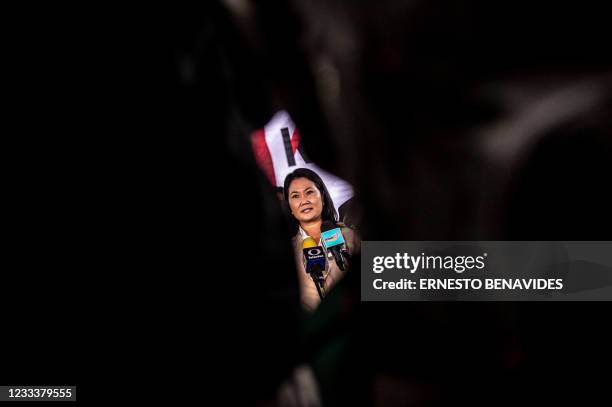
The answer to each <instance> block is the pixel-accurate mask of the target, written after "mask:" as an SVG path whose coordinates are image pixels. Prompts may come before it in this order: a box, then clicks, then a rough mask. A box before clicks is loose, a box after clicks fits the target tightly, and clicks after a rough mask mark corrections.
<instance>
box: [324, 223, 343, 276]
mask: <svg viewBox="0 0 612 407" xmlns="http://www.w3.org/2000/svg"><path fill="white" fill-rule="evenodd" d="M321 242H323V247H325V250H327V251H328V252H331V254H332V255H333V256H334V260H335V261H336V264H337V265H338V267H339V268H340V270H342V271H345V269H346V268H348V257H349V254H348V250H347V249H346V243H345V242H344V236H342V231H341V230H340V228H339V227H338V226H337V225H336V224H334V222H331V221H329V220H326V221H325V222H323V223H322V224H321Z"/></svg>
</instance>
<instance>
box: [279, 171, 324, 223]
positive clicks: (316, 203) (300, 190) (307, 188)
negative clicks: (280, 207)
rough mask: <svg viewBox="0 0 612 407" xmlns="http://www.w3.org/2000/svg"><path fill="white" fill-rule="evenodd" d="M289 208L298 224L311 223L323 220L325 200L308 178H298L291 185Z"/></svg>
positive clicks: (288, 195)
mask: <svg viewBox="0 0 612 407" xmlns="http://www.w3.org/2000/svg"><path fill="white" fill-rule="evenodd" d="M287 197H288V199H289V207H290V208H291V213H292V214H293V216H295V218H296V219H297V220H298V222H300V223H303V222H309V221H313V220H317V219H319V218H321V212H322V211H323V200H322V199H321V191H319V189H318V188H317V186H316V185H315V183H314V182H312V181H311V180H309V179H308V178H296V179H294V180H293V181H291V184H289V193H288V194H287Z"/></svg>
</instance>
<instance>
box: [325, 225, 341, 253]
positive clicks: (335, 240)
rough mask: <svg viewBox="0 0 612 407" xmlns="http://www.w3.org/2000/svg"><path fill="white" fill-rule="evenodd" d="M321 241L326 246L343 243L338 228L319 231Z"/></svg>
mask: <svg viewBox="0 0 612 407" xmlns="http://www.w3.org/2000/svg"><path fill="white" fill-rule="evenodd" d="M321 241H322V242H323V245H324V246H325V247H326V248H330V247H334V246H338V245H341V244H344V236H342V232H341V231H340V228H335V229H331V230H328V231H326V232H323V233H321Z"/></svg>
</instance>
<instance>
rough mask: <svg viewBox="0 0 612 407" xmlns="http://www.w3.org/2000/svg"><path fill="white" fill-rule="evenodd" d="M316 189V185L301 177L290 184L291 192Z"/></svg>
mask: <svg viewBox="0 0 612 407" xmlns="http://www.w3.org/2000/svg"><path fill="white" fill-rule="evenodd" d="M316 187H317V186H316V185H315V183H314V182H312V181H311V180H309V179H308V178H304V177H300V178H296V179H294V180H293V181H291V184H289V192H294V191H303V190H305V189H308V188H316Z"/></svg>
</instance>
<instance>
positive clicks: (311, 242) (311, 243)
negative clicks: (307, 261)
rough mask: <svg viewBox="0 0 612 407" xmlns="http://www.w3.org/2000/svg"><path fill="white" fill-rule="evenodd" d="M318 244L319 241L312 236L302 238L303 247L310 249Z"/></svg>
mask: <svg viewBox="0 0 612 407" xmlns="http://www.w3.org/2000/svg"><path fill="white" fill-rule="evenodd" d="M316 246H317V242H315V240H314V239H313V238H312V237H310V236H306V237H305V238H304V240H302V249H310V248H311V247H316Z"/></svg>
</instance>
